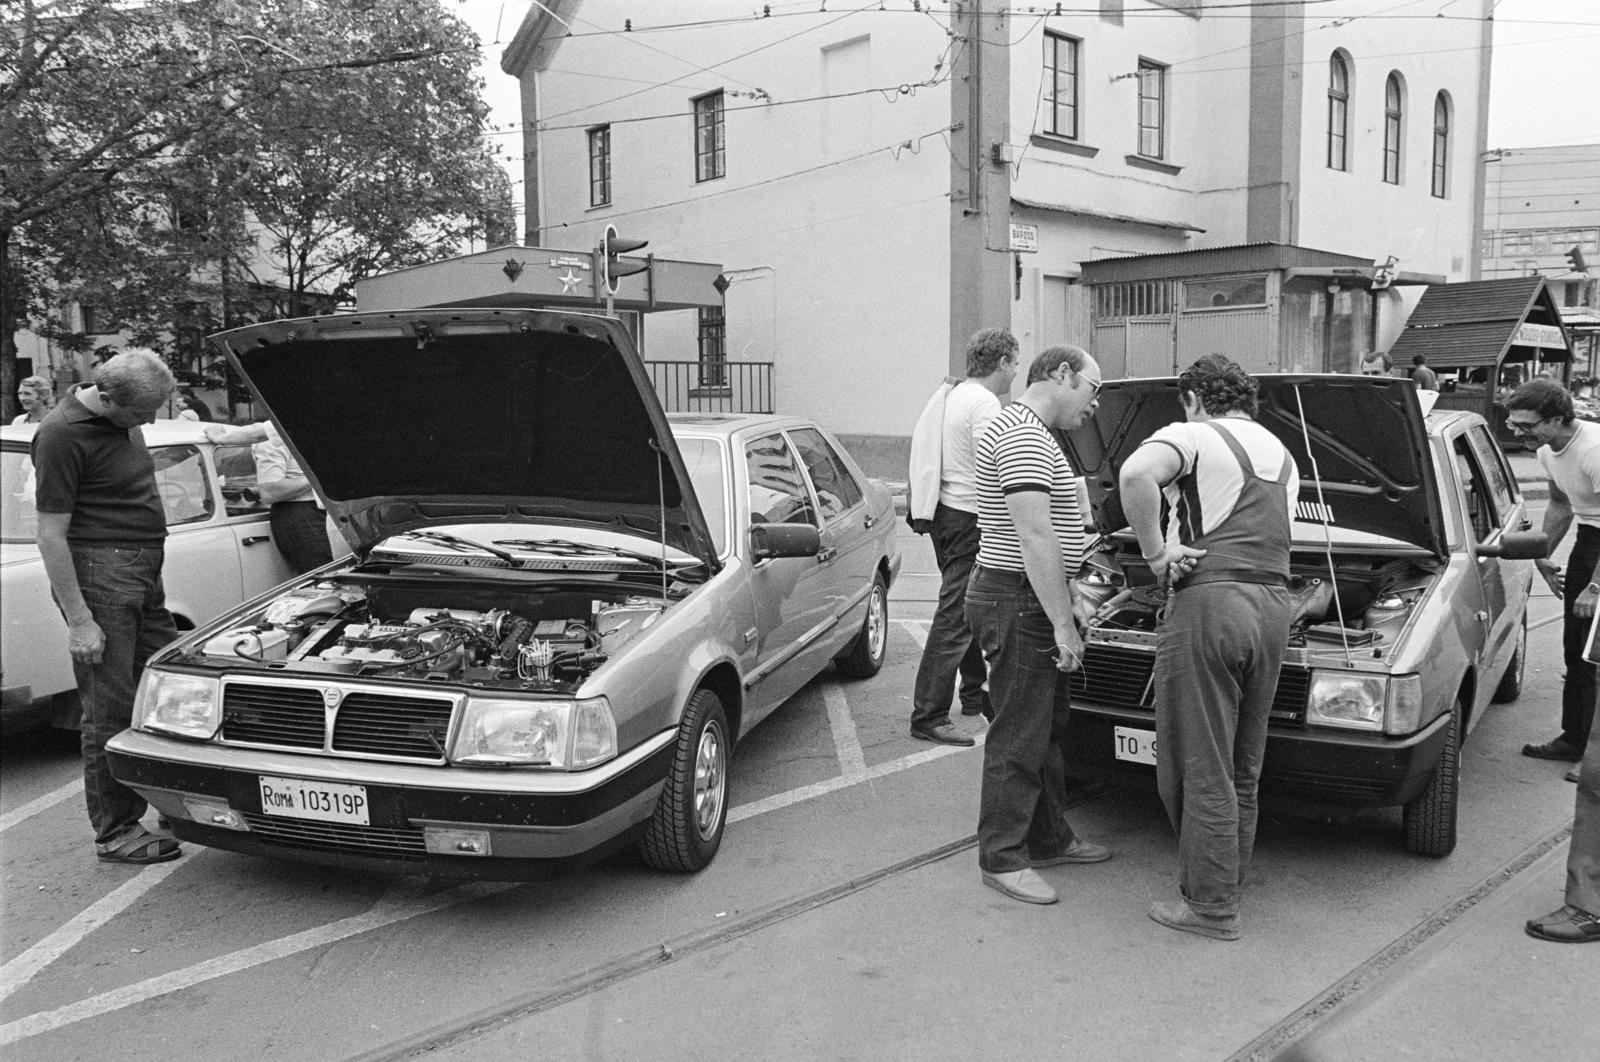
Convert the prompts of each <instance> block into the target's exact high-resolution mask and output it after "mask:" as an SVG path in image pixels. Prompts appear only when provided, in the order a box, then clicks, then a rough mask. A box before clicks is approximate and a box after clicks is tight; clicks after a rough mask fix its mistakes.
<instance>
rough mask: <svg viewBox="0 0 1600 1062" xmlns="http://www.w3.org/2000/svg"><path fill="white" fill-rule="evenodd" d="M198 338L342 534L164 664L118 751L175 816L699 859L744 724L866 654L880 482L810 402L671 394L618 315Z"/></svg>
mask: <svg viewBox="0 0 1600 1062" xmlns="http://www.w3.org/2000/svg"><path fill="white" fill-rule="evenodd" d="M214 342H216V344H217V345H218V346H219V347H220V348H221V350H222V351H223V353H224V354H225V355H226V356H227V358H228V360H229V362H230V363H231V364H232V365H233V367H234V368H235V369H236V370H237V371H238V372H239V373H240V374H241V375H242V376H243V377H244V378H245V379H246V380H247V381H248V382H249V384H250V386H251V388H252V389H253V390H254V391H255V392H256V393H257V394H258V395H259V396H260V397H261V399H262V400H263V402H264V403H265V404H266V405H267V407H268V408H269V410H270V411H271V415H272V419H273V421H274V422H275V423H276V424H277V425H278V427H279V429H280V430H281V432H282V433H283V436H284V438H285V439H286V440H287V441H288V443H289V445H290V446H291V447H292V448H293V450H294V451H295V453H296V456H297V457H298V458H299V460H300V463H301V466H302V467H303V468H304V469H305V470H306V473H307V475H308V477H309V478H310V479H311V481H312V483H313V485H314V486H315V487H316V489H317V492H318V495H319V497H320V498H321V499H322V500H323V501H324V503H325V504H326V506H327V509H328V513H329V515H330V516H331V517H332V518H333V520H334V522H335V524H336V525H337V526H338V528H339V529H340V531H341V532H342V533H343V534H344V536H345V538H346V539H347V540H348V541H349V543H350V545H351V547H352V549H353V551H354V552H353V553H352V555H351V556H349V557H347V558H344V559H341V560H338V561H335V562H334V563H332V564H330V565H328V566H326V567H324V568H322V569H320V570H318V571H315V572H312V573H309V574H308V575H306V576H305V577H303V578H301V579H299V580H296V581H294V582H292V583H288V584H285V585H284V586H281V587H279V588H278V589H277V590H275V591H273V592H272V593H270V594H267V595H265V596H262V597H260V598H258V599H256V600H254V601H252V602H250V603H248V604H247V605H245V606H243V607H242V608H240V609H238V610H236V611H234V612H232V613H229V614H228V615H226V616H224V617H223V618H222V619H221V620H219V621H217V622H215V623H212V624H209V625H208V626H206V627H203V628H201V629H199V630H197V631H194V632H193V633H191V634H189V635H186V636H185V637H184V638H182V639H181V640H180V641H178V642H176V643H174V644H173V645H172V646H170V647H169V648H168V649H166V650H165V651H163V652H162V653H160V654H159V655H157V656H156V657H155V658H154V659H152V661H151V663H150V666H149V668H148V669H147V670H146V672H145V674H144V677H143V679H142V682H141V684H140V687H139V693H138V698H137V701H136V704H135V708H134V715H133V726H132V728H131V729H129V730H127V731H124V732H123V733H122V734H121V735H119V736H118V737H116V738H115V739H113V741H112V742H111V745H110V756H111V762H112V769H113V771H114V772H115V774H116V776H117V777H118V778H119V779H120V780H121V781H123V782H124V783H125V784H127V785H129V786H131V787H133V788H134V789H136V790H138V791H139V792H140V793H141V794H143V795H144V796H145V797H146V798H147V799H148V800H149V801H150V802H151V803H152V804H153V805H155V806H156V807H157V808H158V809H159V810H160V812H161V813H162V814H163V815H164V816H165V817H166V818H167V819H168V820H169V821H170V822H171V824H172V830H173V832H174V833H175V834H176V835H177V836H178V837H179V838H180V839H183V840H189V841H195V842H198V843H201V844H206V845H212V846H215V847H218V848H227V849H233V850H235V851H241V852H248V853H254V854H259V855H268V856H281V857H286V858H296V859H302V860H309V861H314V862H323V863H331V864H338V865H354V866H380V867H384V868H388V869H393V870H399V871H413V872H426V873H431V874H437V875H442V876H454V877H488V878H523V877H537V876H542V875H544V874H546V873H549V872H550V871H552V870H554V869H557V868H559V867H561V866H563V865H568V864H576V863H582V862H586V861H589V860H592V859H595V858H598V857H599V856H601V855H604V854H606V853H608V852H610V851H612V850H614V849H617V848H619V847H623V846H626V845H630V844H636V845H637V846H638V849H639V851H640V853H641V854H642V855H643V857H644V859H645V860H646V862H648V863H650V864H651V865H653V866H656V867H659V868H662V869H667V870H677V871H693V870H698V869H700V868H701V867H704V866H705V865H706V864H707V863H709V862H710V861H711V859H712V858H713V856H714V855H715V854H716V851H717V849H718V846H719V845H720V843H721V840H722V834H723V826H724V822H725V817H726V814H727V807H728V788H727V787H728V781H727V767H728V757H729V754H730V751H731V750H732V748H733V747H734V745H735V743H736V742H737V741H738V740H739V738H740V737H741V736H742V735H744V734H745V733H747V732H748V731H749V729H750V728H751V727H752V726H754V725H755V724H756V723H757V722H758V721H759V720H760V719H761V718H762V717H763V716H765V715H767V714H768V713H770V712H771V711H772V710H773V709H775V708H776V707H777V706H778V705H780V704H781V703H783V702H784V701H785V700H786V699H787V698H788V697H789V696H790V695H792V694H793V693H794V692H795V691H797V690H798V689H799V688H800V687H801V686H803V685H805V684H806V683H807V682H808V681H809V680H810V679H812V678H813V677H814V676H816V675H817V674H818V673H820V672H821V671H823V670H824V669H826V668H827V667H828V666H829V664H830V663H832V664H833V665H834V667H835V668H836V669H837V671H838V672H839V673H840V674H842V675H844V676H846V677H867V676H870V675H872V674H875V673H876V672H877V670H878V668H879V667H880V666H881V665H882V662H883V659H884V655H885V648H886V639H887V633H888V624H887V618H888V611H887V610H888V587H889V585H890V583H891V581H892V580H893V579H894V577H895V575H896V574H897V572H898V570H899V564H900V558H899V554H898V551H897V548H896V546H895V537H894V536H895V521H894V519H893V504H892V501H891V500H890V498H889V496H888V493H887V491H886V490H885V489H884V487H883V485H882V484H879V483H877V482H875V481H871V480H868V479H867V478H866V477H865V476H863V475H862V473H861V470H860V469H859V468H858V467H857V466H856V465H855V463H854V462H853V461H852V460H851V459H850V457H849V455H848V454H846V453H845V451H844V450H843V449H842V448H841V447H840V446H839V445H838V443H837V441H836V440H834V439H833V438H832V437H831V436H830V435H828V433H827V432H825V431H823V430H822V429H821V428H819V427H818V426H817V425H815V424H813V423H810V422H808V421H805V420H801V419H799V418H793V417H775V416H746V415H732V414H726V415H722V414H702V415H679V416H676V417H673V418H668V417H667V416H666V415H665V414H663V412H662V410H661V407H660V405H659V403H658V402H657V400H656V397H655V393H654V391H653V390H652V388H651V384H650V380H649V377H648V375H647V372H646V367H645V365H644V363H643V362H642V361H641V360H640V358H639V356H638V353H637V352H636V350H635V349H634V347H633V345H632V342H631V340H630V338H629V336H628V334H627V333H626V331H625V330H624V329H623V328H622V326H621V325H620V323H619V322H617V321H615V320H613V319H610V318H603V317H597V316H587V315H579V314H570V313H555V312H546V311H537V310H523V309H451V310H438V309H435V310H419V311H411V312H385V313H366V314H354V315H349V316H330V317H319V318H310V319H304V320H294V321H277V322H272V323H268V324H261V325H254V326H250V327H247V328H242V329H237V330H234V331H230V332H225V333H222V334H221V335H219V336H217V337H215V340H214Z"/></svg>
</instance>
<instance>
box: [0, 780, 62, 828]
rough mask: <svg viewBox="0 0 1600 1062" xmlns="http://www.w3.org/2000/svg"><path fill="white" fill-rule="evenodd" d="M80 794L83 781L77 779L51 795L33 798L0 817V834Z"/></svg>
mask: <svg viewBox="0 0 1600 1062" xmlns="http://www.w3.org/2000/svg"><path fill="white" fill-rule="evenodd" d="M81 792H83V779H82V778H79V779H78V780H77V781H75V782H68V783H67V784H66V785H64V786H62V787H61V788H60V789H57V790H56V791H55V792H53V793H46V794H45V795H44V796H42V797H35V798H34V799H32V800H30V801H28V802H27V803H26V804H24V805H22V806H21V807H20V808H16V809H14V810H12V811H8V812H6V813H5V814H4V815H0V833H4V832H5V831H7V830H9V829H11V827H13V826H15V825H16V824H17V823H19V822H21V821H22V820H24V819H31V818H33V816H35V815H37V814H39V812H41V811H43V810H44V809H45V808H48V807H54V806H55V805H57V804H59V803H61V802H62V801H63V800H66V799H67V798H68V797H72V796H76V795H77V794H79V793H81Z"/></svg>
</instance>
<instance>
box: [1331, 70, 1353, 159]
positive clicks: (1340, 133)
mask: <svg viewBox="0 0 1600 1062" xmlns="http://www.w3.org/2000/svg"><path fill="white" fill-rule="evenodd" d="M1349 122H1350V67H1349V66H1348V65H1347V64H1346V63H1345V59H1344V56H1342V55H1340V54H1339V53H1338V52H1334V53H1333V57H1332V59H1330V60H1329V62H1328V168H1329V169H1330V170H1345V169H1349V166H1348V165H1347V159H1346V154H1345V134H1346V131H1347V128H1348V125H1349Z"/></svg>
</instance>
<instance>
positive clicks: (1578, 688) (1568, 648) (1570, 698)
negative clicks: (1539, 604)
mask: <svg viewBox="0 0 1600 1062" xmlns="http://www.w3.org/2000/svg"><path fill="white" fill-rule="evenodd" d="M1597 565H1600V529H1596V528H1593V527H1589V526H1586V525H1582V524H1580V525H1579V526H1578V532H1577V538H1576V540H1575V541H1574V542H1573V543H1572V553H1571V554H1570V555H1569V556H1568V557H1567V576H1566V580H1565V581H1564V582H1563V584H1562V587H1561V590H1562V594H1561V596H1562V602H1561V615H1562V627H1561V654H1562V658H1563V660H1564V661H1565V663H1566V665H1567V678H1566V681H1565V682H1563V683H1562V684H1561V736H1562V738H1564V739H1565V740H1566V742H1567V743H1568V744H1570V745H1576V746H1577V747H1578V748H1580V749H1581V748H1583V747H1584V746H1585V745H1587V744H1588V742H1589V731H1590V730H1592V729H1593V728H1594V706H1595V670H1596V669H1595V665H1593V664H1591V663H1589V662H1588V661H1587V660H1585V659H1584V657H1583V648H1584V646H1585V645H1587V644H1588V642H1589V621H1588V620H1586V619H1582V618H1580V617H1579V616H1578V613H1577V602H1578V595H1579V594H1581V593H1583V588H1584V587H1586V586H1588V585H1589V580H1591V579H1593V578H1594V577H1595V571H1596V566H1597Z"/></svg>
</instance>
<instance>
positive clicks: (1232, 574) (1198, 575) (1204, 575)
mask: <svg viewBox="0 0 1600 1062" xmlns="http://www.w3.org/2000/svg"><path fill="white" fill-rule="evenodd" d="M1201 583H1262V584H1264V585H1266V586H1283V587H1287V586H1288V585H1289V577H1288V576H1287V575H1279V574H1278V573H1277V572H1263V571H1256V570H1254V569H1252V568H1215V569H1212V570H1211V571H1205V572H1195V573H1194V574H1193V575H1186V576H1184V577H1183V578H1182V579H1179V580H1178V581H1177V582H1175V583H1173V584H1172V588H1173V589H1174V590H1187V589H1188V588H1189V587H1191V586H1199V585H1200V584H1201Z"/></svg>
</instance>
